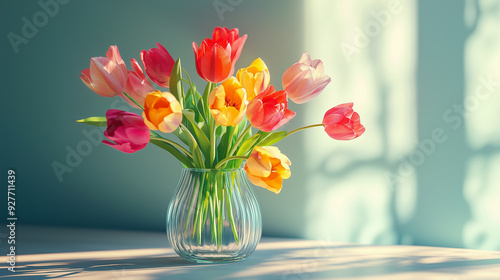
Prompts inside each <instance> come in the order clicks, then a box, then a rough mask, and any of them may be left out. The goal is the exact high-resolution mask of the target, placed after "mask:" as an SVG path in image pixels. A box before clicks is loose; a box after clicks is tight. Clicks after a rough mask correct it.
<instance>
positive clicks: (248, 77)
mask: <svg viewBox="0 0 500 280" xmlns="http://www.w3.org/2000/svg"><path fill="white" fill-rule="evenodd" d="M236 78H237V79H238V81H239V82H240V83H241V86H243V88H244V89H245V90H246V92H247V99H248V100H249V101H250V100H252V99H254V98H255V96H257V95H259V93H261V92H263V91H264V90H265V89H266V88H267V87H268V86H269V82H270V81H271V76H270V75H269V69H267V66H266V64H265V63H264V61H263V60H262V59H260V57H259V58H257V59H256V60H254V61H253V62H252V64H250V66H248V67H247V68H241V69H240V70H238V73H236Z"/></svg>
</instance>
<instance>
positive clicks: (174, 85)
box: [169, 58, 184, 108]
mask: <svg viewBox="0 0 500 280" xmlns="http://www.w3.org/2000/svg"><path fill="white" fill-rule="evenodd" d="M169 88H170V92H171V93H172V94H173V95H174V96H175V98H177V100H178V101H179V103H181V107H183V108H184V100H183V97H184V90H183V88H182V68H181V59H180V58H179V59H177V61H176V62H175V64H174V66H173V67H172V73H171V74H170V83H169Z"/></svg>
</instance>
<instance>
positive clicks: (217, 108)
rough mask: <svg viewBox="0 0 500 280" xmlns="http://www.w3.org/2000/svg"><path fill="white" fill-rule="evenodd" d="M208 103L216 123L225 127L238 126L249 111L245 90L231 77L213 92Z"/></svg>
mask: <svg viewBox="0 0 500 280" xmlns="http://www.w3.org/2000/svg"><path fill="white" fill-rule="evenodd" d="M208 103H209V104H210V112H211V113H212V116H213V117H214V119H215V122H216V123H217V124H220V125H223V126H236V125H237V124H238V123H239V122H240V121H241V120H242V119H243V117H244V116H245V114H246V110H247V105H246V103H247V102H246V92H245V89H243V88H242V87H241V85H240V83H239V82H238V80H236V78H235V77H230V78H229V79H227V80H225V81H224V82H223V83H222V84H221V85H220V86H218V87H216V88H215V89H214V90H212V92H211V93H210V96H209V97H208Z"/></svg>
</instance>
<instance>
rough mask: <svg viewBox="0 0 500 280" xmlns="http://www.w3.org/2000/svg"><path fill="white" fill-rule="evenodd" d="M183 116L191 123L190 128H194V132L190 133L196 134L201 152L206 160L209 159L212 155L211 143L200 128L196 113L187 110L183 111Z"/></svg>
mask: <svg viewBox="0 0 500 280" xmlns="http://www.w3.org/2000/svg"><path fill="white" fill-rule="evenodd" d="M182 115H183V116H184V117H185V118H186V119H187V120H188V121H189V123H190V127H191V128H192V130H190V131H191V132H194V136H195V137H196V140H197V142H198V144H199V145H200V148H201V150H202V151H203V155H204V156H205V158H208V156H209V155H210V141H209V140H208V137H207V135H206V134H205V133H204V132H203V131H202V130H201V128H200V127H199V126H198V123H197V122H196V120H195V113H194V111H193V110H189V109H185V110H182Z"/></svg>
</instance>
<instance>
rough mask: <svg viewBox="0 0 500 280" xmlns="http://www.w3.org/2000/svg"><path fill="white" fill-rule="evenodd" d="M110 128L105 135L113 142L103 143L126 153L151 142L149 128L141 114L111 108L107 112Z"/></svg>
mask: <svg viewBox="0 0 500 280" xmlns="http://www.w3.org/2000/svg"><path fill="white" fill-rule="evenodd" d="M106 120H107V125H108V128H107V129H106V131H104V136H106V138H108V139H109V140H111V141H114V143H113V142H110V141H108V140H103V141H102V143H104V144H106V145H108V146H110V147H112V148H115V149H117V150H120V151H122V152H125V153H135V152H137V151H138V150H141V149H143V148H144V147H146V145H147V144H148V142H149V139H150V132H149V128H148V127H147V126H146V124H145V123H144V120H143V119H142V117H141V116H139V115H137V114H134V113H129V112H125V111H121V110H116V109H111V110H108V111H107V112H106Z"/></svg>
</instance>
